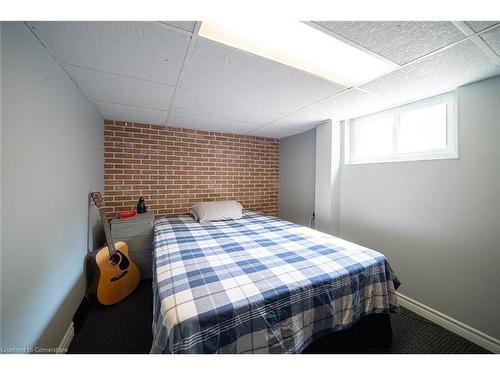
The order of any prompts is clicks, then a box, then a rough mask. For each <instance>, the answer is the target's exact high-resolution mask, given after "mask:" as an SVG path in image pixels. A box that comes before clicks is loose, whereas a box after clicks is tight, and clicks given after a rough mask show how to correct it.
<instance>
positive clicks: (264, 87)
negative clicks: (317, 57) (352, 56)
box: [28, 21, 500, 138]
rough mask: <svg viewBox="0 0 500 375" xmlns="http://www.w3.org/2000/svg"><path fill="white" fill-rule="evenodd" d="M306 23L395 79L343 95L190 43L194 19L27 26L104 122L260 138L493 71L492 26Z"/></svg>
mask: <svg viewBox="0 0 500 375" xmlns="http://www.w3.org/2000/svg"><path fill="white" fill-rule="evenodd" d="M306 23H307V24H309V25H310V26H311V27H314V28H316V29H317V30H319V31H321V32H324V33H326V34H328V35H329V36H331V37H332V38H337V39H339V40H341V41H343V42H345V43H348V44H350V45H352V46H355V47H357V48H359V49H360V50H362V51H364V52H366V53H370V54H372V55H374V56H376V57H378V58H380V59H385V60H390V61H391V62H393V63H395V64H396V65H395V69H394V71H392V72H390V73H388V74H385V75H383V76H381V77H378V78H376V79H374V80H372V81H370V82H363V83H361V84H360V85H358V86H355V87H345V86H342V85H339V84H337V83H335V82H330V81H327V80H325V79H323V78H320V77H317V76H314V75H312V74H310V73H306V72H303V71H300V70H297V69H295V68H292V67H289V66H286V65H283V64H280V63H277V62H274V61H271V60H268V59H265V58H263V57H260V56H256V55H253V54H251V53H248V52H245V51H242V50H238V49H235V48H232V47H229V46H225V45H222V44H219V43H216V42H213V41H211V40H208V39H204V38H202V37H198V35H197V30H198V29H199V25H200V23H199V22H195V21H162V22H30V23H28V26H29V27H30V28H31V29H32V31H33V32H34V33H35V35H36V36H37V37H38V39H39V40H40V41H41V42H42V43H43V44H44V46H45V47H46V48H47V49H48V50H49V52H50V53H51V54H52V55H53V56H54V58H55V59H56V60H57V61H58V63H59V64H60V65H61V66H62V68H63V69H64V70H65V71H66V72H67V73H68V75H69V76H70V77H71V79H72V80H73V81H74V82H75V84H76V85H77V86H78V87H79V89H80V90H81V91H82V92H83V94H84V95H85V96H86V97H87V98H88V99H89V100H90V101H91V102H92V103H93V104H94V105H95V107H96V109H97V110H98V111H99V112H100V113H101V114H102V116H103V117H104V118H106V119H109V120H116V121H130V122H142V123H151V124H160V125H168V126H173V127H184V128H192V129H200V130H208V131H223V132H231V133H236V134H250V135H255V136H262V137H272V138H282V137H286V136H290V135H293V134H297V133H301V132H304V131H306V130H309V129H311V128H314V127H315V126H316V125H318V124H320V123H322V122H324V121H326V120H329V119H333V120H344V119H348V118H351V117H355V116H361V115H364V114H368V113H373V112H376V111H379V110H382V109H385V108H388V107H391V106H394V105H398V104H402V103H405V102H408V101H412V100H417V99H420V98H423V97H426V96H431V95H435V94H439V93H442V92H445V91H448V90H452V89H454V88H456V87H459V86H462V85H465V84H468V83H471V82H475V81H478V80H481V79H485V78H488V77H492V76H495V75H499V74H500V23H499V22H497V21H470V22H466V23H463V22H442V21H440V22H427V21H426V22H424V21H405V22H394V21H391V22H382V21H379V22H345V21H343V22H336V21H310V22H306ZM461 25H462V26H461ZM464 25H465V26H464ZM463 30H466V31H467V32H466V31H463Z"/></svg>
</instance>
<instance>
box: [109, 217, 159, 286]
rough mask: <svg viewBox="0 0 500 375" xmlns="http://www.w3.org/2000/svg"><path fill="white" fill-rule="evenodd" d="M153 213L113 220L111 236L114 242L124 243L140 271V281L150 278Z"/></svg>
mask: <svg viewBox="0 0 500 375" xmlns="http://www.w3.org/2000/svg"><path fill="white" fill-rule="evenodd" d="M153 232H154V213H152V212H148V213H145V214H139V215H137V216H135V217H133V218H127V219H116V218H115V219H113V220H112V221H111V234H112V236H113V240H114V241H115V242H118V241H124V242H126V243H127V245H128V251H129V255H130V258H131V259H132V261H133V262H134V263H135V264H136V265H137V267H139V270H140V271H141V279H148V278H151V277H152V267H153V265H152V262H153V254H152V252H153Z"/></svg>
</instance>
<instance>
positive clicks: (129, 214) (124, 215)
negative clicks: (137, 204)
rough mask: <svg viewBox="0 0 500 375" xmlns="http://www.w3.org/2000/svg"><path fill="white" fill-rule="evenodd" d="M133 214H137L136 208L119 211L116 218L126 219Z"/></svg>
mask: <svg viewBox="0 0 500 375" xmlns="http://www.w3.org/2000/svg"><path fill="white" fill-rule="evenodd" d="M135 215H137V211H136V210H131V211H123V212H120V213H119V214H118V218H119V219H126V218H128V217H134V216H135Z"/></svg>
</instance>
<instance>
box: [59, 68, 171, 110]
mask: <svg viewBox="0 0 500 375" xmlns="http://www.w3.org/2000/svg"><path fill="white" fill-rule="evenodd" d="M64 69H65V70H66V72H68V74H69V75H70V77H71V78H72V79H73V80H74V81H75V82H76V84H77V85H78V87H79V88H80V89H81V90H82V91H83V93H84V94H85V95H86V96H87V97H88V98H89V99H91V100H93V101H99V102H107V103H116V104H123V105H130V106H135V107H144V108H150V109H163V110H168V108H169V105H170V102H171V100H172V96H173V94H174V87H173V86H168V85H164V84H160V83H154V82H149V81H143V80H140V79H136V78H128V77H125V76H120V75H115V74H110V73H104V72H101V71H97V70H92V69H87V68H80V67H76V66H72V65H64Z"/></svg>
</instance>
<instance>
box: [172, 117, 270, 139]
mask: <svg viewBox="0 0 500 375" xmlns="http://www.w3.org/2000/svg"><path fill="white" fill-rule="evenodd" d="M167 125H168V126H172V127H175V128H186V129H197V130H204V131H211V132H226V133H234V134H247V133H248V132H250V131H252V130H255V129H257V128H259V127H260V125H256V124H249V123H246V122H241V121H231V120H224V119H217V118H212V117H206V116H197V115H190V114H186V113H177V112H169V114H168V118H167Z"/></svg>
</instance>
